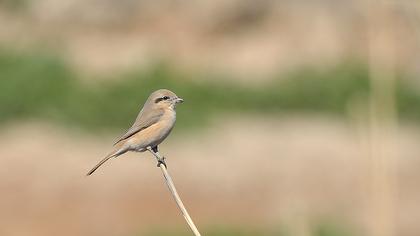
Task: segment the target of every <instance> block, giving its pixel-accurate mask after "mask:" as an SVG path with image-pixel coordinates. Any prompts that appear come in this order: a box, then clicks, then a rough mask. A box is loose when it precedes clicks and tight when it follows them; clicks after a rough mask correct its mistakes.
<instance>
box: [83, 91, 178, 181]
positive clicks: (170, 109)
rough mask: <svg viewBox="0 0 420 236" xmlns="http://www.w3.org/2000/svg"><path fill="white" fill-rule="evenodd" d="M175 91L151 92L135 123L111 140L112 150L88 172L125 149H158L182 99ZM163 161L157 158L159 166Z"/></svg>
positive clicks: (142, 150) (170, 127)
mask: <svg viewBox="0 0 420 236" xmlns="http://www.w3.org/2000/svg"><path fill="white" fill-rule="evenodd" d="M183 101H184V100H183V99H182V98H179V97H178V96H177V95H176V94H175V93H173V92H171V91H169V90H167V89H159V90H157V91H155V92H153V93H152V94H151V95H150V96H149V98H148V99H147V100H146V102H145V103H144V105H143V108H142V109H141V111H140V113H139V114H138V116H137V118H136V120H135V122H134V124H133V125H132V126H131V128H130V129H128V131H127V132H126V133H125V134H124V135H123V136H121V138H119V139H118V140H117V142H115V144H114V150H113V151H112V152H110V153H109V154H108V155H107V156H106V157H105V158H104V159H102V160H101V161H100V162H99V163H98V164H97V165H96V166H95V167H93V168H92V170H90V171H89V172H88V173H87V175H91V174H92V173H93V172H94V171H95V170H96V169H98V168H99V167H100V166H101V165H102V164H104V163H105V162H106V161H108V160H109V159H111V158H113V157H118V156H120V155H122V154H124V153H126V152H128V151H135V152H144V151H146V150H147V149H148V148H151V149H152V150H153V151H154V152H157V151H158V145H159V144H160V143H162V141H163V140H165V138H166V137H168V135H169V133H170V132H171V130H172V128H173V127H174V124H175V120H176V111H175V108H176V105H177V104H178V103H181V102H183ZM160 164H163V165H165V166H166V164H165V160H163V159H162V160H159V163H158V166H159V165H160Z"/></svg>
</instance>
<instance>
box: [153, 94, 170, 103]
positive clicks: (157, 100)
mask: <svg viewBox="0 0 420 236" xmlns="http://www.w3.org/2000/svg"><path fill="white" fill-rule="evenodd" d="M169 98H170V97H168V96H163V97H160V98H156V100H155V103H158V102H160V101H162V100H169Z"/></svg>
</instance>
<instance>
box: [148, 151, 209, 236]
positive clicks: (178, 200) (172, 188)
mask: <svg viewBox="0 0 420 236" xmlns="http://www.w3.org/2000/svg"><path fill="white" fill-rule="evenodd" d="M147 150H149V152H150V153H152V154H153V155H154V156H155V157H156V160H158V161H159V160H163V157H162V156H161V155H160V154H159V152H154V151H153V150H152V149H151V148H148V149H147ZM159 167H160V169H161V170H162V174H163V176H164V177H165V182H166V185H167V186H168V188H169V190H170V191H171V194H172V196H173V198H174V199H175V202H176V204H177V205H178V208H179V210H180V211H181V213H182V215H183V216H184V218H185V221H187V224H188V226H189V227H190V229H191V231H192V232H193V233H194V235H195V236H201V234H200V232H198V229H197V227H196V226H195V224H194V222H193V220H192V219H191V217H190V215H189V214H188V211H187V209H186V208H185V206H184V204H183V203H182V201H181V198H180V197H179V195H178V192H177V191H176V188H175V185H174V182H173V181H172V178H171V176H170V175H169V173H168V170H167V169H166V166H165V165H159Z"/></svg>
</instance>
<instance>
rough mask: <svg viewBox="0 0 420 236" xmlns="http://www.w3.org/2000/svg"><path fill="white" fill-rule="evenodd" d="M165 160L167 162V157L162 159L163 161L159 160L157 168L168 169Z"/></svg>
mask: <svg viewBox="0 0 420 236" xmlns="http://www.w3.org/2000/svg"><path fill="white" fill-rule="evenodd" d="M165 160H166V158H165V157H162V158H161V159H158V163H157V167H160V165H164V166H165V168H166V169H168V166H167V165H166V162H165Z"/></svg>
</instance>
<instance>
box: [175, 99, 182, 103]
mask: <svg viewBox="0 0 420 236" xmlns="http://www.w3.org/2000/svg"><path fill="white" fill-rule="evenodd" d="M175 102H176V103H183V102H184V99H182V98H176V99H175Z"/></svg>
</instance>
